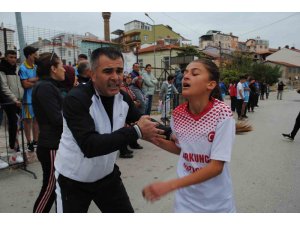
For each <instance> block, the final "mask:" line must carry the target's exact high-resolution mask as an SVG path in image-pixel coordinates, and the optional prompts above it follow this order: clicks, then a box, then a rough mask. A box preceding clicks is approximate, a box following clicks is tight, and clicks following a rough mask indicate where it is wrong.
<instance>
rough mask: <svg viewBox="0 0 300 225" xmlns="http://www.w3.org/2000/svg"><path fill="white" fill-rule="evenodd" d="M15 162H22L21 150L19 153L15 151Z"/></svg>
mask: <svg viewBox="0 0 300 225" xmlns="http://www.w3.org/2000/svg"><path fill="white" fill-rule="evenodd" d="M16 162H17V163H22V162H24V159H23V156H22V154H21V152H20V153H17V157H16Z"/></svg>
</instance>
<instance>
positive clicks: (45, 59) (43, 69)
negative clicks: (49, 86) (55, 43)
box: [36, 52, 59, 79]
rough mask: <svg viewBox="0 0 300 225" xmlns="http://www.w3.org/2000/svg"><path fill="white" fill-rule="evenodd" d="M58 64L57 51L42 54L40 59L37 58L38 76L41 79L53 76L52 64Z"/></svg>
mask: <svg viewBox="0 0 300 225" xmlns="http://www.w3.org/2000/svg"><path fill="white" fill-rule="evenodd" d="M58 64H59V57H58V56H57V55H56V54H55V52H52V53H51V52H45V53H42V54H40V56H39V58H38V60H36V65H37V70H36V73H37V76H38V77H39V78H41V79H45V78H48V77H51V66H55V67H57V65H58Z"/></svg>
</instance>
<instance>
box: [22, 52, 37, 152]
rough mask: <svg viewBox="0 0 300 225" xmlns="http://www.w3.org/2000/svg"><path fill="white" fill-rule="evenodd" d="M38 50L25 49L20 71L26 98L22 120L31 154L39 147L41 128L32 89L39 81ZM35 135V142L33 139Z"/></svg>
mask: <svg viewBox="0 0 300 225" xmlns="http://www.w3.org/2000/svg"><path fill="white" fill-rule="evenodd" d="M38 50H39V49H38V48H34V47H31V46H27V47H25V48H24V50H23V51H24V55H25V58H26V60H25V61H24V62H23V63H22V65H21V66H20V70H19V76H20V79H21V83H22V86H23V88H24V96H23V101H22V119H23V122H24V131H25V137H26V139H27V149H28V150H29V151H31V152H33V151H34V148H35V147H36V146H37V141H38V133H39V127H38V123H37V121H36V119H35V116H34V112H33V108H32V101H31V95H32V87H33V86H34V85H35V83H36V82H37V81H38V79H39V78H38V77H37V76H36V65H35V64H34V63H35V61H36V59H37V58H38V52H37V51H38ZM31 132H32V133H33V140H32V139H31Z"/></svg>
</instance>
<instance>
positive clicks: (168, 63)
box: [163, 56, 170, 69]
mask: <svg viewBox="0 0 300 225" xmlns="http://www.w3.org/2000/svg"><path fill="white" fill-rule="evenodd" d="M163 62H164V64H165V69H168V68H169V66H170V61H169V57H168V56H167V57H164V60H163Z"/></svg>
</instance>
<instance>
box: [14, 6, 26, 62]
mask: <svg viewBox="0 0 300 225" xmlns="http://www.w3.org/2000/svg"><path fill="white" fill-rule="evenodd" d="M15 16H16V23H17V30H18V38H19V46H20V62H23V61H24V60H25V57H24V53H23V49H24V48H25V47H26V46H25V38H24V31H23V24H22V16H21V13H20V12H16V13H15Z"/></svg>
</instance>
